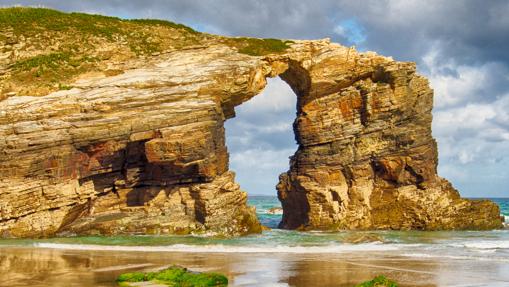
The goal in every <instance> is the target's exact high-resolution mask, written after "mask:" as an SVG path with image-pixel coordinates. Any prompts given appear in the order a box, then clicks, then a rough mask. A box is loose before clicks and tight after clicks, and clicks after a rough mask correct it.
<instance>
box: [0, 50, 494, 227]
mask: <svg viewBox="0 0 509 287" xmlns="http://www.w3.org/2000/svg"><path fill="white" fill-rule="evenodd" d="M133 61H134V62H133V63H131V64H130V67H131V68H130V69H127V70H126V71H125V72H123V73H120V74H114V75H111V74H108V73H95V74H87V75H84V76H82V77H80V78H79V79H78V80H77V81H75V82H74V83H72V89H69V90H62V91H57V92H52V93H50V94H48V95H45V96H40V97H31V96H4V99H3V100H2V99H1V98H0V234H2V236H7V237H8V236H13V237H33V236H52V235H55V234H76V233H77V234H119V233H150V234H160V233H176V234H187V233H190V232H211V233H214V234H224V235H242V234H247V233H252V232H260V231H261V226H260V224H259V223H258V220H257V219H256V215H255V212H254V209H253V208H251V207H248V206H247V204H246V193H245V192H243V191H241V189H240V187H239V185H238V184H237V183H235V180H234V173H233V172H231V171H229V169H228V152H227V148H226V146H225V134H224V127H223V124H224V121H225V120H227V119H228V118H231V117H233V116H234V115H235V111H234V108H235V106H237V105H240V104H241V103H243V102H245V101H247V100H248V99H250V98H251V97H253V96H255V95H256V94H258V93H260V91H261V90H262V89H263V88H264V86H265V84H266V77H275V76H280V77H281V78H282V79H283V80H285V81H286V82H287V83H288V84H289V85H290V86H291V87H292V89H293V90H294V91H295V93H296V95H297V97H298V107H297V119H296V121H295V123H294V129H295V135H296V139H297V141H298V144H299V149H298V151H297V152H296V154H295V155H294V156H293V157H292V158H291V163H290V170H289V171H288V172H287V173H285V174H282V175H281V176H280V182H279V184H278V186H277V189H278V196H279V199H280V200H281V202H282V204H283V210H284V215H283V221H282V222H281V227H283V228H289V229H295V228H304V229H368V228H369V229H490V228H499V227H500V226H501V220H500V217H499V210H498V207H497V206H496V205H495V204H494V203H492V202H489V201H471V200H466V199H461V198H460V197H459V194H458V192H457V191H456V190H455V189H454V188H453V187H452V186H451V184H450V183H449V182H447V181H446V180H445V179H442V178H440V177H439V176H438V175H437V171H436V166H437V148H436V143H435V141H434V139H433V138H432V136H431V109H432V100H433V92H432V90H431V89H430V88H429V85H428V82H427V80H426V79H424V78H423V77H421V76H419V75H417V74H416V72H415V65H414V64H412V63H402V62H396V61H394V60H392V59H391V58H386V57H382V56H379V55H377V54H375V53H372V52H367V53H358V52H357V51H355V49H353V48H348V47H344V46H341V45H339V44H334V43H330V42H329V41H328V40H319V41H295V42H293V43H292V44H291V46H290V47H289V48H288V49H286V51H284V52H283V53H272V54H267V55H263V56H250V55H246V54H245V53H239V50H238V49H236V48H235V47H231V46H228V45H226V44H224V43H221V42H218V43H216V44H213V43H210V42H209V43H208V44H207V45H205V46H192V47H188V48H183V49H179V50H174V51H168V52H166V53H161V54H159V53H157V54H155V55H153V56H152V57H149V58H143V59H136V60H133Z"/></svg>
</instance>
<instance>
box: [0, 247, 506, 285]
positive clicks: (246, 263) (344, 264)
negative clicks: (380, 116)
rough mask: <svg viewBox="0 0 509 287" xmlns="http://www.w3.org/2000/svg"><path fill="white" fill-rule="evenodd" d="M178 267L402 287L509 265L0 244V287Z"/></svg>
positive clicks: (252, 279)
mask: <svg viewBox="0 0 509 287" xmlns="http://www.w3.org/2000/svg"><path fill="white" fill-rule="evenodd" d="M171 264H177V265H182V266H185V267H188V268H189V269H191V270H195V271H215V272H221V273H224V274H226V275H227V276H228V277H229V280H230V283H231V284H230V286H353V285H355V284H358V283H360V282H362V281H365V280H369V279H372V278H373V277H375V276H376V275H379V274H384V275H386V276H387V277H389V278H392V279H394V280H396V281H398V282H399V283H400V286H509V262H497V261H484V262H483V261H471V260H465V259H450V258H449V259H437V258H415V257H405V256H398V255H397V254H391V252H355V253H341V254H318V253H317V254H288V253H186V252H134V251H132V252H131V251H130V252H123V251H84V250H61V249H46V248H34V247H5V246H4V247H2V248H1V249H0V286H11V287H12V286H66V287H69V286H117V285H116V284H115V278H116V277H117V276H118V275H119V274H120V273H123V272H127V271H134V270H148V269H154V268H160V267H163V266H167V265H171Z"/></svg>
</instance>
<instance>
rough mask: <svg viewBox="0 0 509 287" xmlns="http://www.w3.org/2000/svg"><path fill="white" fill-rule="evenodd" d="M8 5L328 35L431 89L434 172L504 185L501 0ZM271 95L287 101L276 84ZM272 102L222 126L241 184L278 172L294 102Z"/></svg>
mask: <svg viewBox="0 0 509 287" xmlns="http://www.w3.org/2000/svg"><path fill="white" fill-rule="evenodd" d="M13 4H22V5H44V6H47V7H51V8H56V9H60V10H65V11H82V12H89V13H100V14H107V15H113V16H118V17H122V18H160V19H168V20H171V21H175V22H180V23H183V24H186V25H189V26H191V27H193V28H195V29H197V30H200V31H205V32H211V33H221V34H226V35H232V36H253V37H275V38H295V39H317V38H324V37H330V38H332V40H333V41H335V42H339V43H342V44H344V45H356V46H357V49H359V50H372V51H376V52H378V53H380V54H384V55H390V56H393V57H394V58H395V59H397V60H404V61H415V62H417V64H418V70H419V71H420V72H421V73H423V74H424V75H426V76H427V77H428V78H429V79H430V82H431V84H432V86H433V88H434V90H435V111H434V123H433V133H434V136H435V137H437V140H438V143H439V150H440V172H441V174H442V175H445V176H446V177H448V178H450V179H452V181H453V183H455V184H456V185H457V186H458V187H459V188H460V189H462V190H463V191H466V192H467V195H470V196H472V195H479V193H478V191H476V190H477V189H478V188H477V187H478V186H480V184H479V183H480V182H483V183H486V182H492V186H491V189H492V190H493V192H492V193H491V195H493V196H495V195H498V196H502V195H504V194H505V193H506V190H504V189H503V188H500V187H502V186H503V184H502V183H507V182H509V173H508V172H507V171H506V170H509V169H507V164H508V162H509V156H507V155H508V154H509V124H508V123H509V114H508V112H507V111H508V109H509V52H508V51H509V17H508V16H507V15H509V1H505V0H492V1H484V0H477V1H474V0H463V1H444V0H428V1H412V0H390V1H389V0H365V1H347V0H315V1H300V0H293V1H292V0H280V1H270V0H267V1H262V0H258V1H256V0H253V1H240V0H215V1H212V0H186V1H171V0H170V1H163V0H152V1H150V0H131V1H120V0H111V1H106V0H102V1H99V0H90V1H64V0H59V1H57V0H50V1H19V0H18V1H11V0H0V5H13ZM269 92H270V91H269ZM271 93H273V94H285V95H288V97H286V99H287V100H284V101H287V102H288V101H289V99H291V96H290V94H288V93H289V92H288V91H285V90H282V89H281V88H276V89H275V90H272V92H271ZM281 99H283V98H281ZM281 99H280V100H281ZM273 101H274V96H272V97H270V98H267V99H266V100H260V102H259V103H258V104H254V105H255V108H253V110H251V111H249V106H246V108H245V109H246V110H247V111H244V112H239V116H238V117H237V118H236V119H233V120H230V121H231V122H229V123H228V122H227V135H228V137H229V142H228V145H229V149H230V151H231V152H232V160H231V162H232V166H234V167H235V169H236V170H237V171H239V172H238V173H239V177H240V181H241V184H242V185H243V186H245V187H247V188H248V190H249V188H251V187H252V188H256V187H258V190H262V191H264V192H265V191H266V190H267V189H268V188H270V186H271V185H272V184H273V183H270V184H267V183H265V181H266V180H265V179H266V178H267V177H270V178H277V173H279V172H281V171H283V170H284V167H282V166H279V165H271V162H270V161H271V159H273V161H274V162H283V163H285V164H286V163H287V159H286V157H287V154H288V153H291V151H292V150H294V148H295V146H294V145H293V137H292V138H291V139H288V137H289V136H290V135H291V134H292V131H291V129H289V127H290V126H289V125H290V124H291V122H292V121H293V118H294V116H295V110H294V107H293V106H292V105H287V106H284V107H283V108H274V106H273V105H272V104H273ZM284 101H281V103H284ZM281 103H279V104H281ZM267 107H268V108H267ZM266 108H267V109H266ZM262 112H263V113H265V115H264V116H260V115H259V114H258V113H262ZM285 122H286V129H285ZM264 127H266V128H264ZM263 160H265V161H266V162H263V163H262V161H263ZM253 163H256V164H257V165H258V166H252V165H251V164H253ZM271 170H272V173H271V172H269V171H271ZM276 170H277V172H275V171H276ZM251 175H252V176H251ZM480 176H482V178H479V177H480ZM490 176H491V177H490ZM495 178H496V179H497V180H495ZM260 182H263V184H260ZM476 186H477V187H476ZM486 188H490V186H488V185H486V186H485V189H484V190H486ZM271 192H272V191H271ZM497 192H498V193H497ZM505 195H506V194H505Z"/></svg>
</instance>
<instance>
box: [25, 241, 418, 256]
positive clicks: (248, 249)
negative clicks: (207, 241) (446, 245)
mask: <svg viewBox="0 0 509 287" xmlns="http://www.w3.org/2000/svg"><path fill="white" fill-rule="evenodd" d="M33 246H34V247H39V248H50V249H72V250H99V251H102V250H107V251H143V252H199V253H297V254H310V253H311V254H312V253H347V252H361V251H368V252H374V251H380V252H383V251H394V250H400V249H402V248H405V247H412V246H417V244H382V243H365V244H336V245H326V246H286V245H277V246H255V245H253V246H249V245H248V246H231V245H221V244H214V245H188V244H174V245H165V246H119V245H91V244H61V243H46V242H40V243H34V244H33Z"/></svg>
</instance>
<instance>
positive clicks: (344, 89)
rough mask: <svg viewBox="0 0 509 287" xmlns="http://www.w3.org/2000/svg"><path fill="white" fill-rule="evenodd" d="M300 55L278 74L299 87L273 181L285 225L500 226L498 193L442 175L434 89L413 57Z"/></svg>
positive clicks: (341, 52)
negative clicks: (465, 187)
mask: <svg viewBox="0 0 509 287" xmlns="http://www.w3.org/2000/svg"><path fill="white" fill-rule="evenodd" d="M294 65H300V67H299V68H296V69H294V71H300V72H301V73H302V74H303V75H301V76H299V77H295V72H292V70H289V71H287V72H285V73H283V74H282V78H283V79H285V80H286V81H287V82H288V83H290V84H291V85H293V86H294V90H295V92H296V93H297V95H298V96H299V101H298V114H297V119H296V120H295V123H294V129H295V134H296V139H297V142H298V144H299V148H298V151H297V152H296V153H295V155H294V156H293V157H292V158H291V162H290V170H289V171H288V172H287V173H284V174H282V175H281V176H280V181H279V184H278V185H277V189H278V196H279V199H280V200H281V202H282V204H283V209H284V215H283V220H282V222H281V224H280V227H282V228H290V229H294V228H303V229H425V230H438V229H492V228H499V227H500V226H501V222H500V221H499V220H498V219H497V215H498V214H499V208H498V206H496V205H495V204H494V203H493V202H489V201H472V200H465V199H461V198H460V196H459V193H458V191H456V190H455V189H454V188H453V187H452V186H451V184H450V183H449V182H448V181H447V180H445V179H443V178H441V177H439V176H438V175H437V145H436V142H435V140H434V139H433V137H432V135H431V120H432V114H431V110H432V107H433V91H432V90H431V89H430V87H429V83H428V81H427V80H426V79H425V78H423V77H422V76H419V75H418V74H416V71H415V64H413V63H402V62H396V61H393V60H392V59H390V58H385V57H381V56H377V55H375V54H373V53H369V52H368V53H364V54H359V53H357V52H355V51H353V50H351V49H348V48H345V47H337V48H335V49H331V46H329V47H325V48H324V49H322V50H320V49H319V50H318V51H316V52H314V53H313V56H312V60H311V61H309V62H306V61H304V62H300V63H294ZM296 79H297V80H296ZM296 83H300V86H298V87H297V88H295V86H296Z"/></svg>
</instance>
